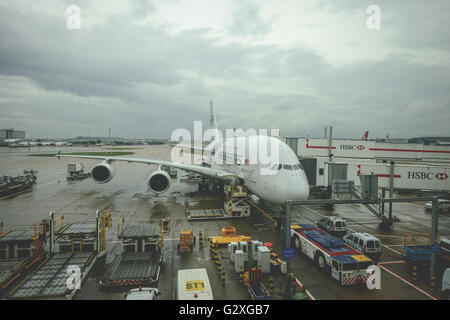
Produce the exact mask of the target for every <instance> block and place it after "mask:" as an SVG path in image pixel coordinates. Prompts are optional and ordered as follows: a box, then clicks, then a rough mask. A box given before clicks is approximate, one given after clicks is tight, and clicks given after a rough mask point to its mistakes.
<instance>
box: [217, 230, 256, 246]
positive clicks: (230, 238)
mask: <svg viewBox="0 0 450 320" xmlns="http://www.w3.org/2000/svg"><path fill="white" fill-rule="evenodd" d="M209 241H210V242H212V243H214V244H217V245H218V246H220V245H228V244H229V243H230V242H241V241H246V242H250V241H252V238H251V237H250V236H242V235H241V236H237V235H236V228H235V227H223V228H222V234H221V236H217V237H210V238H209Z"/></svg>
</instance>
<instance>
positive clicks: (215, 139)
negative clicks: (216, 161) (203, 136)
mask: <svg viewBox="0 0 450 320" xmlns="http://www.w3.org/2000/svg"><path fill="white" fill-rule="evenodd" d="M209 128H210V129H212V130H213V132H214V133H213V136H212V139H211V140H210V143H209V144H208V145H207V146H206V148H205V149H206V150H207V151H209V152H210V153H211V154H214V152H215V150H216V149H217V147H218V146H219V145H220V143H221V135H220V133H219V129H217V121H216V116H215V114H214V107H213V102H212V100H211V101H210V102H209Z"/></svg>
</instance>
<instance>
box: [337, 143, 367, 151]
mask: <svg viewBox="0 0 450 320" xmlns="http://www.w3.org/2000/svg"><path fill="white" fill-rule="evenodd" d="M365 148H366V147H364V146H363V145H362V144H360V145H356V144H341V146H340V149H341V150H358V151H362V150H364V149H365Z"/></svg>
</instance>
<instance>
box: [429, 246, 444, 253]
mask: <svg viewBox="0 0 450 320" xmlns="http://www.w3.org/2000/svg"><path fill="white" fill-rule="evenodd" d="M441 249H442V248H441V246H440V245H439V244H437V243H435V244H433V245H431V252H432V253H435V254H439V253H440V252H441Z"/></svg>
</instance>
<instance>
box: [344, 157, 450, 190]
mask: <svg viewBox="0 0 450 320" xmlns="http://www.w3.org/2000/svg"><path fill="white" fill-rule="evenodd" d="M371 173H373V174H376V175H378V186H379V187H380V188H389V178H390V165H389V164H356V163H355V164H353V163H349V164H348V169H347V179H348V180H353V181H355V185H357V186H360V185H361V181H360V179H359V175H361V174H371ZM394 188H398V189H416V190H446V191H450V166H449V167H432V166H411V165H395V166H394Z"/></svg>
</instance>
